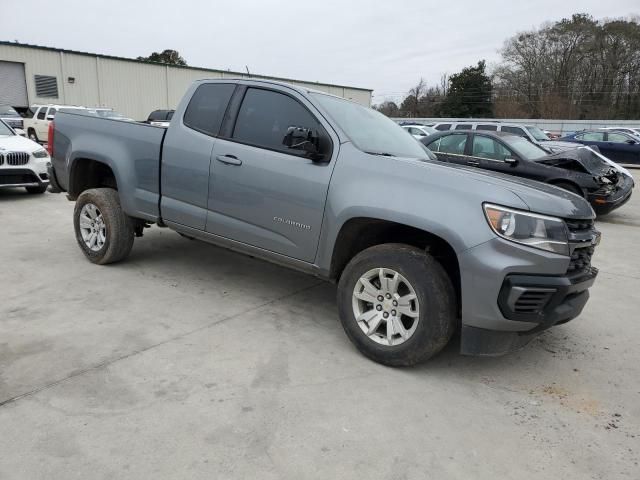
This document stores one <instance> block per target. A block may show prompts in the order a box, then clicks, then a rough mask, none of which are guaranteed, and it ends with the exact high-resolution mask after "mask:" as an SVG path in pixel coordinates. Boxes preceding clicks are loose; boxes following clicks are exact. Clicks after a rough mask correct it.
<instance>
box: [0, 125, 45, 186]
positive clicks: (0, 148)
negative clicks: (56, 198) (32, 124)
mask: <svg viewBox="0 0 640 480" xmlns="http://www.w3.org/2000/svg"><path fill="white" fill-rule="evenodd" d="M50 164H51V160H50V158H49V154H48V153H47V151H46V150H45V149H44V148H42V147H41V146H40V145H38V144H37V143H35V142H32V141H31V140H29V139H27V138H24V137H21V136H20V135H17V134H16V132H15V131H14V130H13V129H12V128H11V127H9V126H8V125H7V124H6V123H4V122H3V121H2V120H0V188H9V187H25V188H26V189H27V192H29V193H44V192H45V191H46V190H47V187H48V186H49V175H48V173H47V167H48V166H49V165H50Z"/></svg>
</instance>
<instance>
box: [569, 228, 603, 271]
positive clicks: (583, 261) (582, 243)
mask: <svg viewBox="0 0 640 480" xmlns="http://www.w3.org/2000/svg"><path fill="white" fill-rule="evenodd" d="M565 223H566V224H567V228H568V229H569V242H570V243H571V248H572V253H571V260H570V261H569V266H568V267H567V274H573V273H579V272H584V271H588V270H590V269H591V257H592V256H593V252H594V251H595V248H594V246H593V241H594V239H595V236H596V235H597V234H598V233H597V232H596V229H595V228H594V224H593V220H591V219H587V220H574V219H571V220H565Z"/></svg>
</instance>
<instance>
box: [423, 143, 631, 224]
mask: <svg viewBox="0 0 640 480" xmlns="http://www.w3.org/2000/svg"><path fill="white" fill-rule="evenodd" d="M422 142H423V143H424V145H425V146H426V147H427V148H429V150H431V151H432V152H433V153H435V155H436V156H437V157H438V159H439V160H442V161H445V162H450V163H456V164H459V165H467V166H472V167H478V168H482V169H484V170H490V171H492V172H499V173H506V174H509V175H515V176H517V177H522V178H528V179H531V180H538V181H541V182H545V183H550V184H552V185H555V186H557V187H560V188H563V189H565V190H568V191H569V192H572V193H575V194H576V195H579V196H581V197H583V198H585V199H586V200H587V201H588V202H589V203H590V204H591V206H592V207H593V209H594V210H595V211H596V212H597V213H598V214H601V215H604V214H607V213H609V212H611V211H613V210H615V209H616V208H618V207H620V206H622V205H623V204H624V203H626V202H627V201H628V200H629V199H630V198H631V193H632V191H633V187H634V181H633V177H632V176H631V175H629V174H628V172H626V171H624V170H622V169H617V168H616V167H615V166H614V165H615V164H612V163H609V162H607V161H606V159H605V158H603V157H602V155H601V154H599V153H597V152H594V151H593V150H591V149H590V148H588V147H581V148H574V149H572V150H565V151H562V152H556V153H552V154H548V153H547V152H546V151H545V150H543V149H542V148H540V147H538V146H537V145H534V144H532V143H531V142H528V141H527V140H525V139H523V138H522V137H520V136H516V135H513V134H511V133H505V132H484V131H477V130H476V131H475V132H474V131H467V132H457V131H453V132H451V131H450V132H439V133H437V134H434V135H431V136H429V137H426V138H425V139H423V140H422Z"/></svg>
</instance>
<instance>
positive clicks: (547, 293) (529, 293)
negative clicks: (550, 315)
mask: <svg viewBox="0 0 640 480" xmlns="http://www.w3.org/2000/svg"><path fill="white" fill-rule="evenodd" d="M555 292H556V291H555V290H554V289H549V288H531V289H527V290H525V291H524V292H523V293H522V294H521V295H520V296H519V297H518V299H517V300H516V301H515V303H514V304H513V311H514V312H515V313H539V312H541V311H542V310H543V309H544V307H545V306H546V305H547V303H549V300H550V299H551V296H552V295H553V294H554V293H555Z"/></svg>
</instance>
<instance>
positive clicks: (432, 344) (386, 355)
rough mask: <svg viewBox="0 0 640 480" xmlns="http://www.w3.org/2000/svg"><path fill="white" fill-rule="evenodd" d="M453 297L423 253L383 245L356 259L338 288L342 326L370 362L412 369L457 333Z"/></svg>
mask: <svg viewBox="0 0 640 480" xmlns="http://www.w3.org/2000/svg"><path fill="white" fill-rule="evenodd" d="M455 299H456V295H455V291H454V288H453V285H452V283H451V280H450V278H449V276H448V275H447V273H446V272H445V271H444V269H443V268H442V265H440V264H439V263H438V262H437V261H436V260H434V259H433V257H431V256H430V255H428V254H427V253H426V252H424V251H422V250H420V249H418V248H415V247H412V246H409V245H403V244H385V245H378V246H375V247H371V248H368V249H366V250H364V251H363V252H360V253H359V254H358V255H356V256H355V257H354V258H353V259H352V260H351V262H349V264H348V265H347V267H346V268H345V270H344V272H343V274H342V276H341V278H340V282H339V284H338V309H339V313H340V321H341V323H342V326H343V328H344V330H345V332H346V333H347V336H348V337H349V339H350V340H351V342H352V343H353V344H354V345H355V346H356V347H357V348H358V350H360V352H361V353H363V354H364V355H365V356H367V357H369V358H370V359H372V360H374V361H376V362H378V363H382V364H384V365H390V366H410V365H415V364H417V363H420V362H422V361H425V360H427V359H428V358H430V357H432V356H433V355H435V354H436V353H438V352H439V351H440V350H442V348H444V346H445V345H446V344H447V343H448V342H449V340H450V339H451V337H452V335H453V333H454V332H455V325H456V321H455V315H456V308H455V305H456V300H455Z"/></svg>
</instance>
